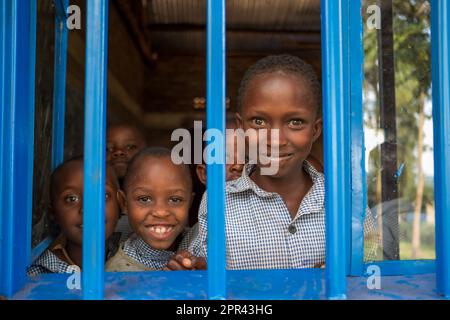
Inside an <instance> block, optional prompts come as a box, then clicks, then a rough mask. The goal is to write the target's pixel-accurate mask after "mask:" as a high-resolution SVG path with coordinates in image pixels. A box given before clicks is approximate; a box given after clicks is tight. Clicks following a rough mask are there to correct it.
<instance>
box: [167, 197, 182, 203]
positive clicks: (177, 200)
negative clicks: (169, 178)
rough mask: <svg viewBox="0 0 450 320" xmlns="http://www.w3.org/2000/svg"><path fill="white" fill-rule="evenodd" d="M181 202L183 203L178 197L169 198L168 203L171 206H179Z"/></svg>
mask: <svg viewBox="0 0 450 320" xmlns="http://www.w3.org/2000/svg"><path fill="white" fill-rule="evenodd" d="M181 202H183V198H180V197H170V198H169V203H171V204H180V203H181Z"/></svg>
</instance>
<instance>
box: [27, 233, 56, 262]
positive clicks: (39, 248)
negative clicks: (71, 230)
mask: <svg viewBox="0 0 450 320" xmlns="http://www.w3.org/2000/svg"><path fill="white" fill-rule="evenodd" d="M54 240H55V238H54V237H52V236H49V237H47V238H45V239H44V240H42V241H41V242H40V243H39V244H37V245H36V246H35V247H34V248H33V250H31V262H33V261H34V260H36V259H37V258H38V257H39V256H40V255H41V254H42V253H43V252H44V251H45V250H46V249H47V248H48V246H49V245H50V244H51V243H52V242H53V241H54Z"/></svg>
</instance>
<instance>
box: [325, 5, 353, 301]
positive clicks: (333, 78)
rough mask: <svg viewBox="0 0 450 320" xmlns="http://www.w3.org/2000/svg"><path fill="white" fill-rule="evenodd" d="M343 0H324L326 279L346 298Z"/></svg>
mask: <svg viewBox="0 0 450 320" xmlns="http://www.w3.org/2000/svg"><path fill="white" fill-rule="evenodd" d="M342 1H343V0H337V1H327V0H322V1H321V11H322V15H321V16H322V61H323V66H322V68H323V74H322V81H323V127H324V146H325V148H324V169H325V194H326V197H325V211H326V270H325V282H326V290H327V296H328V298H329V299H345V298H346V288H347V285H346V243H345V235H346V224H345V217H346V214H345V213H346V212H349V208H348V207H347V203H346V201H345V198H344V197H342V195H343V194H349V193H350V190H347V188H348V183H346V179H347V177H348V174H349V172H347V171H346V166H345V164H344V162H345V159H346V156H345V148H342V146H343V145H345V141H344V138H345V135H344V133H345V129H344V126H345V125H346V121H345V116H346V115H345V113H344V112H345V97H344V96H345V88H346V84H345V83H344V80H345V78H344V70H343V68H344V66H345V64H344V56H343V48H342V47H343V45H344V44H343V43H342V38H343V32H344V30H343V13H342V9H343V5H342Z"/></svg>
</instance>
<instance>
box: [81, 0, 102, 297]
mask: <svg viewBox="0 0 450 320" xmlns="http://www.w3.org/2000/svg"><path fill="white" fill-rule="evenodd" d="M86 4H87V27H86V71H85V72H86V80H85V107H86V110H85V121H84V126H85V129H84V155H85V157H84V193H83V210H84V213H83V268H82V288H83V297H84V298H85V299H102V298H103V294H104V263H105V156H106V89H107V71H108V63H107V57H108V1H107V0H98V1H88V2H87V3H86Z"/></svg>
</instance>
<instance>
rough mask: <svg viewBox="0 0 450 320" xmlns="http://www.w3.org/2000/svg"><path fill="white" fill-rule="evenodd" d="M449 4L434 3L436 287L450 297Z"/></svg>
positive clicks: (432, 22)
mask: <svg viewBox="0 0 450 320" xmlns="http://www.w3.org/2000/svg"><path fill="white" fill-rule="evenodd" d="M449 19H450V3H448V1H446V0H432V1H431V52H432V59H431V64H432V81H433V88H432V89H433V124H434V168H435V169H434V170H435V173H434V190H435V191H434V196H435V206H436V284H437V290H438V292H439V293H441V294H443V295H444V296H445V297H447V298H450V197H449V194H450V92H449V88H450V20H449Z"/></svg>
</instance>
